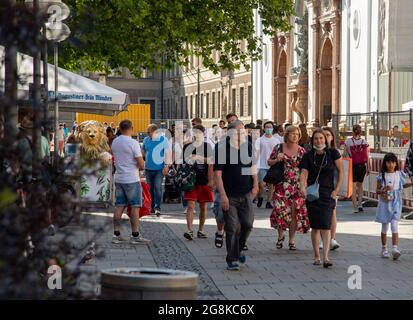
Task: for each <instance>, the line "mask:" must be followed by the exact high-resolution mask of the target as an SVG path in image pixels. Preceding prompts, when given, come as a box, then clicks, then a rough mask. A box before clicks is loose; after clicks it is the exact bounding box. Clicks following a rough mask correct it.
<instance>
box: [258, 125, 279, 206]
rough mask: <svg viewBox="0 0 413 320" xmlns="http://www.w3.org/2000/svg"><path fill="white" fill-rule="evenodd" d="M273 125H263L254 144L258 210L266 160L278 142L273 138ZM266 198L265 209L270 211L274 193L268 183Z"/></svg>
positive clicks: (266, 170)
mask: <svg viewBox="0 0 413 320" xmlns="http://www.w3.org/2000/svg"><path fill="white" fill-rule="evenodd" d="M273 130H274V123H273V122H272V121H267V122H265V123H264V132H265V133H264V135H263V136H261V137H260V138H258V139H257V140H256V142H255V150H256V153H257V155H258V165H257V168H258V183H259V192H258V195H257V197H258V200H257V207H258V208H260V207H261V205H262V201H263V191H264V186H265V182H264V177H265V175H266V174H267V172H268V169H269V168H270V167H269V165H268V163H267V160H268V159H269V157H270V155H271V152H272V151H273V150H274V147H275V146H276V145H278V144H279V143H280V142H279V140H278V139H277V138H276V137H274V136H273ZM268 187H269V189H268V197H267V204H266V205H265V208H266V209H272V205H271V200H272V199H271V198H272V194H273V192H274V186H273V185H272V184H271V183H270V184H268Z"/></svg>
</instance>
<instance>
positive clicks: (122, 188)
mask: <svg viewBox="0 0 413 320" xmlns="http://www.w3.org/2000/svg"><path fill="white" fill-rule="evenodd" d="M115 187H116V191H115V196H116V201H115V206H116V207H126V206H127V205H130V206H131V207H139V208H140V207H142V187H141V183H140V182H135V183H115Z"/></svg>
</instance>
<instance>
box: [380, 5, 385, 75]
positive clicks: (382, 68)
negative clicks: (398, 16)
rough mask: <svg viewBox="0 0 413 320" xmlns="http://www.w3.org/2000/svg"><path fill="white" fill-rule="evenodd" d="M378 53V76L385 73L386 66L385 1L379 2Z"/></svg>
mask: <svg viewBox="0 0 413 320" xmlns="http://www.w3.org/2000/svg"><path fill="white" fill-rule="evenodd" d="M379 10H380V11H379V41H378V44H379V48H378V49H379V50H378V51H379V52H378V62H379V74H382V73H386V72H387V66H386V61H385V60H386V59H385V55H386V0H380V9H379Z"/></svg>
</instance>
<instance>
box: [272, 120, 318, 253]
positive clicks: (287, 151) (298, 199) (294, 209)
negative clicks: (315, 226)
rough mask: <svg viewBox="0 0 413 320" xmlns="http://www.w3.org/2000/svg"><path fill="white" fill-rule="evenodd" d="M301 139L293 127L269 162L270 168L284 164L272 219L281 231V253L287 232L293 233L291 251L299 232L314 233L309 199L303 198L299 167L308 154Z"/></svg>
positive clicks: (298, 132)
mask: <svg viewBox="0 0 413 320" xmlns="http://www.w3.org/2000/svg"><path fill="white" fill-rule="evenodd" d="M300 138H301V132H300V129H299V128H297V127H295V126H289V127H288V128H287V129H286V130H285V136H284V141H285V143H283V144H282V145H277V146H276V147H275V148H274V150H273V152H272V153H271V156H270V158H269V159H268V164H269V165H270V166H272V165H274V164H276V163H278V162H281V161H283V162H284V181H283V182H280V183H277V184H275V187H274V198H273V207H274V209H273V211H272V213H271V216H270V221H271V227H272V228H274V229H277V230H278V241H277V245H276V246H277V248H278V249H281V248H282V247H283V242H284V240H285V236H284V231H285V230H287V229H288V233H289V244H288V245H289V249H290V250H296V249H297V248H296V246H295V233H296V232H297V231H298V232H303V233H306V232H307V231H308V230H309V229H310V224H309V221H308V216H307V209H306V206H305V199H304V198H303V196H302V194H301V191H300V184H299V183H300V169H299V168H298V165H299V164H300V161H301V159H302V157H303V155H304V154H305V152H306V151H305V149H304V148H302V147H300V146H299V145H298V141H299V140H300ZM281 147H282V149H281ZM281 150H282V151H281Z"/></svg>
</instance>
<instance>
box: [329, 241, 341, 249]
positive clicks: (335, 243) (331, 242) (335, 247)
mask: <svg viewBox="0 0 413 320" xmlns="http://www.w3.org/2000/svg"><path fill="white" fill-rule="evenodd" d="M338 248H340V245H339V244H338V242H337V241H336V239H331V241H330V250H336V249H338Z"/></svg>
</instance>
